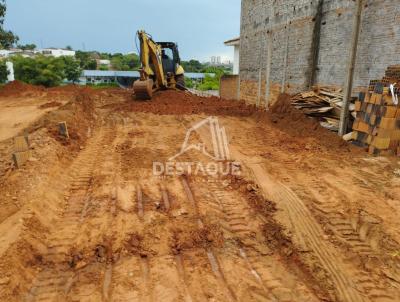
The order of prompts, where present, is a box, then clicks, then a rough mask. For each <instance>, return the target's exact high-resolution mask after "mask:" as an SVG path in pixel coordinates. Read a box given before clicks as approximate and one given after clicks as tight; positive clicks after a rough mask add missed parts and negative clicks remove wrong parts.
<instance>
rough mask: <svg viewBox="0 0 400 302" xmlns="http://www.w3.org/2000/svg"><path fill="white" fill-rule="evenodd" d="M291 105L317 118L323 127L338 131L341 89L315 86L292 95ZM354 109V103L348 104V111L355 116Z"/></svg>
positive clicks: (341, 101) (341, 102)
mask: <svg viewBox="0 0 400 302" xmlns="http://www.w3.org/2000/svg"><path fill="white" fill-rule="evenodd" d="M292 105H293V106H294V107H295V108H297V109H299V110H301V111H302V112H304V113H305V114H306V115H308V116H311V117H315V118H318V119H319V120H320V123H321V125H322V126H323V127H325V128H328V129H330V130H332V131H338V129H339V118H340V111H341V109H342V106H343V93H342V89H336V88H332V87H325V86H323V87H315V88H314V90H312V91H308V92H303V93H298V94H296V95H294V96H293V97H292ZM354 109H355V106H354V104H353V103H352V104H350V111H351V112H352V115H353V116H354V117H355V112H354Z"/></svg>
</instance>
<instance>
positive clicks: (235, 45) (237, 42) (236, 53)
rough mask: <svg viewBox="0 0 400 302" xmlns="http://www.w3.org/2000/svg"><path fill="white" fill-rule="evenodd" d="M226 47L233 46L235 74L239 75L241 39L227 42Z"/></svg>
mask: <svg viewBox="0 0 400 302" xmlns="http://www.w3.org/2000/svg"><path fill="white" fill-rule="evenodd" d="M224 44H225V45H226V46H233V48H234V55H233V74H239V61H240V37H239V38H235V39H232V40H228V41H225V43H224Z"/></svg>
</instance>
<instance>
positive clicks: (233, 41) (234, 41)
mask: <svg viewBox="0 0 400 302" xmlns="http://www.w3.org/2000/svg"><path fill="white" fill-rule="evenodd" d="M224 44H225V45H226V46H236V45H239V44H240V37H237V38H234V39H231V40H228V41H225V42H224Z"/></svg>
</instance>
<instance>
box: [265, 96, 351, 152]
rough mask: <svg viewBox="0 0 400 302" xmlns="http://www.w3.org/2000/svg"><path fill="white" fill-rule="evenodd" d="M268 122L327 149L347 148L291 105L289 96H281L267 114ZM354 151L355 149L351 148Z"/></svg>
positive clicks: (330, 132) (347, 145) (338, 138)
mask: <svg viewBox="0 0 400 302" xmlns="http://www.w3.org/2000/svg"><path fill="white" fill-rule="evenodd" d="M267 119H268V121H269V122H271V123H273V124H275V127H276V128H279V129H280V130H282V131H283V132H285V133H288V134H290V135H292V136H295V137H313V138H315V139H316V140H318V141H319V142H320V143H321V144H322V145H325V146H327V147H332V148H334V147H339V148H343V147H347V148H350V146H349V144H348V143H347V142H345V141H344V140H343V139H342V138H340V137H339V136H338V135H337V134H336V133H335V132H332V131H329V130H327V129H325V128H323V127H322V126H321V125H320V124H319V122H318V120H316V119H313V118H310V117H307V116H306V115H304V114H303V113H302V112H301V111H300V110H298V109H296V108H294V107H293V106H292V105H291V96H290V95H288V94H281V95H280V96H279V98H278V100H277V102H275V103H274V104H273V105H272V106H271V108H270V112H269V114H267ZM353 149H356V148H353Z"/></svg>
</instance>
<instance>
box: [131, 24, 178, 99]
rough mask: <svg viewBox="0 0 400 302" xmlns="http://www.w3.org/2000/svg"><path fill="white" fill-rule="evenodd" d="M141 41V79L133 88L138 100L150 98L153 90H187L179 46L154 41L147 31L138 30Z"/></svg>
mask: <svg viewBox="0 0 400 302" xmlns="http://www.w3.org/2000/svg"><path fill="white" fill-rule="evenodd" d="M137 36H138V38H139V41H140V61H141V65H142V67H141V69H140V80H137V81H135V83H134V84H133V90H134V93H135V98H136V99H138V100H150V99H151V98H152V96H153V92H155V91H158V90H164V89H176V90H178V89H179V90H186V88H185V79H184V70H183V67H182V66H181V65H180V63H181V61H180V58H179V52H178V46H177V45H176V44H175V43H173V42H154V40H153V39H152V37H151V36H150V35H149V34H147V33H146V32H145V31H143V30H140V31H138V32H137Z"/></svg>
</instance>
